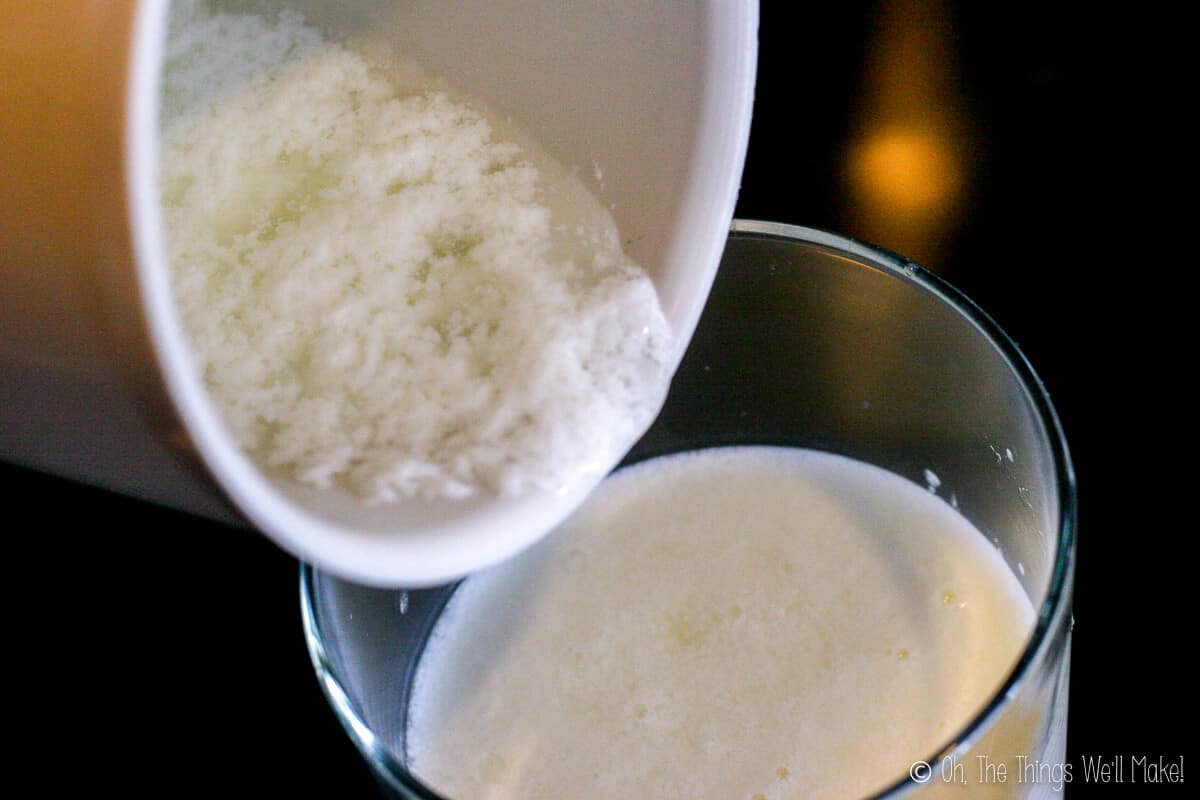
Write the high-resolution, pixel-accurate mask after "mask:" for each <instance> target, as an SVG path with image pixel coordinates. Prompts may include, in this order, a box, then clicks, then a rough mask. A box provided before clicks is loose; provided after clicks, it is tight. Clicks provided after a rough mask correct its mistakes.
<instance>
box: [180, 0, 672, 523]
mask: <svg viewBox="0 0 1200 800" xmlns="http://www.w3.org/2000/svg"><path fill="white" fill-rule="evenodd" d="M172 21H173V24H172V32H171V36H170V38H169V42H168V53H167V69H166V75H165V83H166V86H165V89H164V101H163V105H164V108H163V153H162V159H161V163H162V176H161V181H162V194H163V201H164V215H165V221H166V228H167V233H168V240H169V248H170V258H171V262H172V275H173V283H174V288H175V293H176V297H177V299H178V303H179V308H180V311H181V314H182V317H183V322H184V324H185V328H186V330H187V332H188V334H189V337H190V339H191V342H192V344H193V348H194V350H195V351H196V356H197V360H198V362H199V366H200V370H201V372H202V376H203V379H204V382H205V384H206V386H207V388H208V390H209V392H210V394H211V396H212V397H213V399H214V400H215V402H216V404H217V406H218V408H219V409H220V411H221V412H222V414H223V417H224V419H225V421H226V423H227V424H228V426H229V428H230V430H231V433H232V434H233V436H234V437H235V438H236V439H237V441H238V442H239V443H240V444H241V445H242V446H243V447H244V448H245V449H246V450H247V451H248V452H250V453H251V454H252V455H253V456H254V457H255V458H256V459H257V460H258V461H259V463H261V464H262V465H264V466H266V467H267V468H269V469H271V470H273V471H276V472H278V473H280V474H283V475H285V476H288V477H290V478H292V479H295V480H299V481H303V482H306V483H310V484H314V485H317V486H322V487H325V486H339V487H342V488H347V489H350V490H351V491H353V492H354V493H355V494H357V495H359V496H361V497H363V498H365V499H368V500H373V501H381V500H382V501H386V500H393V499H397V498H400V497H406V496H413V495H429V496H442V497H455V496H463V495H467V494H471V493H473V492H475V491H477V490H478V489H479V488H481V487H482V488H484V489H486V490H490V491H493V492H496V493H500V494H519V493H523V492H528V491H555V490H558V489H559V488H561V487H562V486H564V485H566V484H568V483H570V482H571V481H573V480H574V479H575V478H576V477H578V476H579V475H581V474H584V473H588V472H598V471H603V470H606V469H607V468H608V467H609V466H610V465H611V463H612V462H613V461H614V460H615V459H616V458H617V457H619V455H620V453H622V452H623V451H624V450H625V449H626V448H627V447H628V446H629V445H630V444H631V443H632V442H633V441H634V439H635V438H636V437H637V436H638V435H640V434H641V432H642V431H643V430H644V429H645V427H646V426H647V425H648V424H649V423H650V421H651V420H652V419H653V417H654V416H655V414H656V413H657V412H658V409H659V407H660V406H661V403H662V400H663V398H664V397H665V392H666V386H667V382H668V380H669V364H670V361H671V352H672V345H671V341H670V339H671V337H670V331H669V330H668V326H667V323H666V320H665V319H664V317H663V314H662V311H661V309H660V307H659V303H658V298H657V295H656V293H655V290H654V287H653V284H652V283H651V282H650V280H649V278H648V276H647V275H646V274H645V273H644V272H643V271H642V270H641V269H640V268H639V267H637V266H636V265H635V264H633V263H632V262H630V261H629V260H628V259H627V258H626V257H625V256H624V254H623V253H622V251H621V246H620V239H619V235H618V232H617V230H616V227H615V224H614V223H613V221H612V218H611V216H610V215H609V214H608V213H607V211H606V210H605V209H604V208H603V207H602V206H601V205H600V203H599V201H598V200H597V199H596V198H595V197H593V196H592V195H591V194H590V193H589V192H588V191H587V189H586V188H585V187H584V185H583V183H582V181H580V180H579V179H578V178H577V177H576V176H573V175H571V174H568V173H567V172H566V171H565V170H564V169H563V168H562V167H561V166H559V165H557V164H555V163H554V162H553V161H552V160H551V159H550V158H549V157H547V156H546V155H544V154H543V153H541V152H539V151H538V150H537V148H536V147H534V146H532V145H530V144H529V143H528V142H527V141H525V140H523V139H521V137H519V136H513V137H509V136H507V134H508V133H509V131H508V130H507V129H506V125H505V123H500V124H499V125H496V124H493V122H492V121H491V120H489V119H488V118H487V117H485V116H484V115H483V114H482V113H480V112H479V111H478V110H477V109H476V107H475V106H474V105H472V104H469V103H467V102H464V101H463V100H461V99H459V98H457V97H455V96H453V95H452V94H450V93H447V92H446V91H445V90H444V87H442V86H441V85H440V83H439V82H438V81H437V79H435V78H432V77H429V76H424V75H423V74H422V73H421V72H420V70H419V69H417V68H415V67H413V66H412V65H410V64H404V63H402V62H401V60H400V59H398V58H395V57H393V56H391V55H387V56H381V55H379V54H380V53H381V52H382V50H381V48H379V47H378V46H377V43H376V44H375V45H372V44H370V43H364V44H361V46H360V45H358V44H356V45H355V46H354V47H351V46H348V45H346V44H341V43H335V42H331V41H327V40H325V39H324V38H322V36H321V35H320V34H319V33H318V32H316V31H315V30H313V29H311V28H309V27H307V26H305V25H304V23H303V21H302V20H301V19H300V18H299V17H298V16H296V15H294V14H289V13H283V14H280V15H279V16H278V17H277V18H271V19H268V18H264V17H259V16H248V15H231V14H215V15H214V14H211V13H208V12H206V11H205V10H204V7H203V6H202V5H195V4H193V5H191V6H183V5H182V4H181V5H180V8H179V9H178V10H176V11H173V18H172ZM497 128H499V129H501V131H502V132H503V133H504V134H505V136H504V137H501V136H499V135H497V133H496V130H497Z"/></svg>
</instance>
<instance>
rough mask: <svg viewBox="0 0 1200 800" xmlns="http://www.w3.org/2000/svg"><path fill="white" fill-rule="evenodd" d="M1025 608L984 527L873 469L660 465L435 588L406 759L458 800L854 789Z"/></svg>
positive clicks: (748, 453) (993, 664) (973, 705)
mask: <svg viewBox="0 0 1200 800" xmlns="http://www.w3.org/2000/svg"><path fill="white" fill-rule="evenodd" d="M1033 616H1034V615H1033V611H1032V608H1031V606H1030V604H1029V601H1028V599H1027V598H1026V596H1025V594H1024V592H1023V591H1022V589H1021V587H1020V585H1019V584H1018V582H1017V580H1016V578H1015V577H1014V576H1013V574H1012V572H1011V571H1010V570H1009V569H1008V568H1007V566H1006V565H1005V563H1004V561H1003V559H1002V558H1001V557H1000V555H999V554H998V552H997V551H996V550H995V549H994V548H993V547H992V546H991V545H990V544H989V543H988V542H987V540H986V539H985V538H984V537H983V536H982V535H981V534H980V533H979V532H978V531H977V530H976V529H974V528H973V527H972V526H971V525H970V524H969V523H968V522H966V520H964V519H963V518H962V517H961V516H959V515H958V514H957V513H956V512H954V511H953V510H952V509H951V508H950V507H949V506H948V505H946V503H944V502H943V501H942V500H940V499H939V498H937V497H936V496H934V495H932V494H931V493H930V492H928V491H927V490H926V489H924V488H923V487H920V486H918V485H917V484H915V483H912V482H909V481H907V480H904V479H902V478H900V477H898V476H896V475H894V474H892V473H889V472H886V471H884V470H881V469H878V468H876V467H872V466H869V465H866V464H863V463H861V462H856V461H851V460H849V459H845V458H841V457H838V456H833V455H830V454H827V453H819V452H815V451H807V450H787V449H777V448H731V449H717V450H710V451H699V452H696V453H690V454H684V455H678V456H673V457H667V458H664V459H658V460H656V461H652V462H649V463H647V464H645V465H641V466H637V467H634V468H632V469H628V470H624V471H622V472H619V473H617V474H616V475H615V476H613V477H611V478H609V479H608V480H607V481H606V482H605V483H604V484H602V485H601V487H600V488H599V489H598V490H597V491H596V492H595V493H594V494H593V495H592V497H590V498H589V500H588V502H587V503H586V504H585V505H584V506H583V507H582V508H581V510H580V511H579V512H577V513H576V515H575V516H574V517H572V518H571V519H570V520H569V521H568V522H567V523H566V524H565V525H564V526H563V528H562V529H560V530H559V531H558V532H557V533H555V534H553V535H552V536H550V537H548V538H547V539H546V540H545V541H543V542H542V543H540V544H539V545H537V546H536V547H535V548H534V549H533V550H532V551H530V552H528V553H526V554H524V555H522V556H520V557H518V558H516V559H514V560H512V561H510V562H507V563H505V564H503V565H500V566H499V567H494V568H492V569H491V570H489V571H487V572H484V573H480V574H477V575H475V576H473V577H471V578H469V579H468V580H467V581H466V583H465V584H463V586H462V587H460V588H459V589H458V590H457V592H456V594H455V595H454V596H453V598H452V599H451V601H450V603H449V605H448V607H447V609H446V611H445V612H444V614H443V615H442V617H441V618H440V619H439V621H438V623H437V625H436V627H435V629H434V633H433V635H432V637H431V640H430V642H429V644H428V646H427V648H426V650H425V652H424V655H423V656H422V659H421V662H420V664H419V665H418V672H417V675H416V680H415V684H414V689H413V699H412V703H411V705H410V709H409V713H410V717H409V728H408V737H407V738H408V755H409V757H410V761H411V766H412V769H413V770H414V772H415V774H417V775H418V776H420V777H421V778H422V779H423V780H426V781H428V782H429V783H430V784H431V785H432V786H433V787H434V788H436V789H437V790H438V791H439V792H441V793H443V794H445V795H446V796H448V797H453V798H456V800H478V799H479V798H549V797H556V798H563V797H569V798H572V800H584V799H585V798H615V797H624V798H641V797H645V798H661V799H662V800H666V799H668V798H688V799H689V800H697V799H699V798H713V800H729V798H739V799H743V800H751V798H759V799H760V800H762V799H764V798H766V799H769V800H777V799H778V798H814V799H815V798H839V800H844V798H849V797H862V796H864V795H867V794H869V793H872V792H874V791H876V790H879V789H882V788H883V787H884V786H886V785H888V784H890V783H892V782H893V781H896V780H898V779H901V778H903V777H904V776H906V775H907V771H908V768H909V766H910V765H911V764H912V763H913V762H914V761H916V760H918V759H921V758H930V757H931V756H932V754H933V753H934V752H935V750H936V749H937V748H938V747H940V746H941V745H943V744H945V743H946V742H947V741H948V740H949V739H950V737H952V736H953V735H954V734H955V733H957V732H958V731H959V730H960V728H961V727H962V726H963V725H964V724H966V723H967V722H968V720H969V719H970V718H971V717H972V716H973V715H974V714H975V713H977V712H978V711H979V710H980V709H981V708H982V707H983V705H984V704H985V703H986V702H987V700H988V699H989V697H990V696H991V695H992V694H993V693H994V692H995V691H996V690H997V688H998V687H999V686H1000V684H1001V683H1002V681H1003V680H1004V678H1005V677H1006V675H1007V674H1008V672H1009V670H1010V669H1011V668H1012V666H1013V664H1014V663H1015V661H1016V659H1017V657H1018V655H1019V653H1020V651H1021V649H1022V647H1023V645H1024V643H1025V641H1026V640H1027V638H1028V635H1029V633H1030V631H1031V630H1032V625H1033ZM1005 755H1006V756H1007V755H1009V754H1008V753H1006V754H1005Z"/></svg>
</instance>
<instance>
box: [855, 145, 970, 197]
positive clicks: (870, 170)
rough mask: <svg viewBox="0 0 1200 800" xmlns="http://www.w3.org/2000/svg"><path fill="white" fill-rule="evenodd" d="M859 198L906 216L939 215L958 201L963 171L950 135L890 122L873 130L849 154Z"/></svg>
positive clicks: (856, 192)
mask: <svg viewBox="0 0 1200 800" xmlns="http://www.w3.org/2000/svg"><path fill="white" fill-rule="evenodd" d="M850 164H851V166H850V174H851V181H852V183H853V190H854V192H855V194H856V195H857V196H858V199H859V200H860V202H866V203H869V204H871V205H873V206H884V207H886V208H887V209H889V210H891V211H893V212H899V213H903V214H905V215H908V216H916V217H925V218H927V217H931V216H939V215H940V214H942V213H944V212H946V211H947V210H949V208H950V207H952V206H953V205H954V203H955V201H956V200H957V196H958V193H959V191H960V189H961V186H962V182H963V176H962V172H961V169H960V166H959V159H958V157H957V155H956V153H955V152H954V147H953V144H952V142H951V141H949V137H941V136H938V135H937V134H936V133H935V132H933V131H922V130H918V129H914V128H905V127H900V126H891V127H887V128H883V129H880V130H877V131H871V132H870V133H869V134H868V136H867V138H866V139H865V140H864V141H863V142H862V143H861V144H860V145H859V146H858V147H857V148H856V149H855V150H854V152H853V153H852V154H851V159H850Z"/></svg>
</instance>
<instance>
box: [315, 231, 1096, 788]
mask: <svg viewBox="0 0 1200 800" xmlns="http://www.w3.org/2000/svg"><path fill="white" fill-rule="evenodd" d="M734 444H737V445H746V444H764V445H783V446H794V447H806V448H815V449H818V450H826V451H831V452H834V453H839V454H842V455H845V456H849V457H851V458H855V459H859V460H861V461H866V462H869V463H873V464H876V465H878V466H881V467H883V468H885V469H888V470H891V471H893V472H895V473H898V474H899V475H902V476H904V477H907V478H909V479H910V480H913V481H915V482H917V483H921V484H924V483H926V482H928V478H927V476H926V470H932V471H933V472H934V473H935V474H936V477H937V480H938V481H940V484H939V486H938V492H939V494H940V495H941V496H942V497H944V498H946V499H947V500H948V501H949V502H951V503H952V504H953V505H955V506H956V507H957V508H958V510H959V511H960V512H961V513H962V514H963V515H964V516H965V517H966V518H967V519H968V520H970V521H971V522H972V523H973V524H974V525H975V526H976V527H977V528H978V529H979V530H980V531H982V532H983V534H984V535H986V536H988V537H989V538H990V539H991V540H992V541H993V542H994V543H995V544H996V545H997V547H999V549H1000V551H1001V553H1002V554H1003V556H1004V558H1005V560H1006V561H1007V563H1008V564H1009V566H1010V567H1011V568H1012V570H1013V573H1014V574H1015V575H1016V576H1017V578H1018V579H1019V581H1020V583H1021V585H1022V586H1023V587H1024V589H1025V591H1026V592H1027V593H1028V596H1029V598H1030V601H1031V603H1032V604H1033V607H1034V608H1035V609H1036V610H1037V618H1036V628H1035V630H1034V631H1033V634H1032V637H1031V638H1030V640H1029V643H1028V645H1027V646H1026V649H1025V651H1024V652H1023V654H1022V655H1021V658H1020V660H1019V661H1018V662H1017V664H1016V666H1015V667H1014V669H1013V671H1012V673H1011V675H1010V676H1009V677H1008V679H1007V680H1006V681H1005V683H1004V684H1003V686H1001V687H1000V689H999V690H998V691H997V692H996V693H995V695H994V696H993V697H992V698H991V699H990V701H989V702H988V703H987V705H986V706H985V707H984V708H982V709H980V711H979V713H978V714H977V716H976V717H975V718H974V719H973V720H972V721H971V722H970V723H969V724H968V725H967V726H966V727H965V728H964V729H963V730H961V731H959V732H958V733H957V734H956V735H955V736H953V737H952V738H951V739H949V740H948V741H947V742H946V743H945V746H944V747H942V748H940V749H939V751H938V752H935V753H929V754H927V755H925V756H923V757H922V760H921V761H919V762H916V763H915V764H914V766H913V768H912V770H911V771H910V775H908V776H903V775H898V776H896V777H897V781H896V783H895V784H894V785H892V786H891V787H889V788H887V789H886V790H885V791H883V792H882V793H881V794H880V795H879V797H886V798H898V797H909V796H916V797H921V798H927V797H935V796H941V795H942V794H947V795H953V796H964V795H966V796H971V797H1041V796H1053V795H1054V794H1056V793H1057V792H1059V791H1061V788H1062V783H1063V782H1064V779H1065V778H1066V777H1067V776H1065V775H1064V773H1063V770H1062V764H1063V763H1064V761H1065V738H1066V737H1065V723H1066V699H1067V684H1068V673H1069V653H1070V602H1071V589H1072V583H1073V575H1074V549H1075V502H1076V501H1075V484H1074V477H1073V474H1072V470H1071V464H1070V459H1069V456H1068V453H1067V448H1066V443H1065V442H1064V440H1063V436H1062V431H1061V428H1060V426H1059V423H1058V420H1057V418H1056V416H1055V413H1054V409H1053V407H1052V406H1051V404H1050V399H1049V397H1048V396H1047V394H1046V392H1045V390H1044V388H1043V387H1042V384H1041V382H1040V381H1039V379H1038V378H1037V376H1036V375H1035V374H1034V372H1033V369H1032V368H1031V367H1030V366H1029V364H1028V362H1027V361H1026V360H1025V358H1024V357H1023V356H1022V355H1021V352H1020V351H1019V350H1018V349H1017V347H1016V345H1015V344H1014V343H1013V342H1012V341H1011V340H1010V339H1009V338H1008V337H1007V336H1006V335H1005V334H1004V332H1003V331H1002V330H1000V328H999V327H998V326H997V325H996V323H994V322H993V321H992V320H991V319H990V318H989V317H988V316H987V315H986V314H985V313H984V312H983V311H981V310H980V309H979V308H978V307H977V306H975V305H974V303H972V302H971V301H970V300H969V299H967V298H966V297H964V296H963V295H962V294H960V293H959V292H958V291H956V290H955V289H954V288H953V287H951V286H949V285H948V284H947V283H946V282H945V281H943V280H941V279H940V278H938V277H937V276H936V275H933V274H931V273H929V272H927V271H925V270H923V269H922V268H921V267H919V266H917V265H915V264H913V263H912V262H910V261H908V260H906V259H904V258H902V257H899V256H896V255H894V254H891V253H888V252H885V251H882V250H879V249H876V248H873V247H869V246H866V245H863V244H860V243H858V242H854V241H851V240H848V239H846V238H843V237H840V236H836V235H833V234H829V233H825V232H822V231H817V230H812V229H808V228H800V227H794V226H786V225H778V224H771V223H760V222H735V224H734V226H733V230H732V232H731V235H730V238H729V241H728V243H727V246H726V248H725V253H724V258H723V260H722V263H721V268H720V272H719V274H718V276H717V280H716V283H715V285H714V287H713V291H712V295H711V296H710V299H709V302H708V305H707V307H706V309H705V312H704V316H703V318H702V319H701V322H700V326H699V328H698V329H697V331H696V334H695V337H694V338H693V340H692V343H691V346H690V348H689V350H688V352H687V356H686V357H685V358H684V361H683V363H682V365H681V367H680V369H679V372H678V374H677V375H676V377H675V380H674V383H673V384H672V388H671V393H670V396H669V397H668V399H667V403H666V407H665V408H664V410H663V412H662V414H661V416H660V417H659V418H658V420H657V421H656V422H655V424H654V426H653V427H652V428H651V429H650V431H649V432H648V433H647V434H646V435H645V437H643V438H642V440H641V441H640V442H639V443H638V444H637V446H636V447H635V448H634V449H633V451H632V452H631V453H630V454H629V457H628V458H627V459H626V463H633V462H636V461H640V460H643V459H646V458H650V457H654V456H659V455H664V454H667V453H674V452H678V451H681V450H691V449H696V448H702V447H711V446H720V445H734ZM517 557H518V558H519V557H520V556H519V555H518V556H517ZM453 591H454V586H445V587H440V588H435V589H428V590H420V591H385V590H379V589H371V588H364V587H361V586H357V585H354V584H352V583H348V582H346V581H343V580H340V579H338V578H336V577H333V576H330V575H327V574H323V573H321V572H318V571H315V570H313V569H311V568H308V567H305V568H303V570H302V574H301V601H302V607H303V614H304V624H305V631H306V635H307V640H308V646H309V650H310V653H311V655H312V660H313V664H314V666H315V668H316V671H317V674H318V677H319V679H320V682H321V686H322V688H323V689H324V691H325V693H326V695H327V697H328V698H329V701H330V703H331V704H332V705H333V707H334V709H335V711H336V713H337V715H338V717H339V718H340V720H341V721H342V724H343V725H344V726H345V728H346V730H347V731H348V732H349V734H350V737H351V738H352V739H353V740H354V742H355V744H356V745H357V746H358V747H359V749H360V750H361V751H362V753H363V755H364V756H365V758H366V760H367V762H368V764H369V765H370V766H371V769H372V771H373V772H374V774H375V775H376V777H377V779H378V780H379V782H380V784H381V785H382V786H383V787H384V789H385V792H386V793H388V794H389V795H391V796H395V797H402V798H438V797H439V796H438V795H437V794H436V793H435V792H433V791H432V790H430V789H429V788H427V787H425V786H423V785H422V784H421V782H420V780H419V779H418V778H417V777H416V776H414V775H413V774H411V773H410V772H409V771H408V769H407V768H406V764H407V759H406V752H405V728H406V723H407V709H408V701H409V693H410V690H411V684H412V679H413V675H414V673H415V671H416V667H417V663H418V660H419V659H420V656H421V652H422V648H423V646H424V643H425V641H426V639H427V638H428V636H429V633H430V631H431V629H432V627H433V625H434V623H435V621H436V619H437V616H438V614H439V613H440V612H441V610H442V609H443V607H444V606H445V604H446V602H447V600H448V599H449V597H450V595H451V593H452V592H453ZM1001 765H1003V766H1002V767H1001ZM613 768H614V769H619V768H620V765H613Z"/></svg>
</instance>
